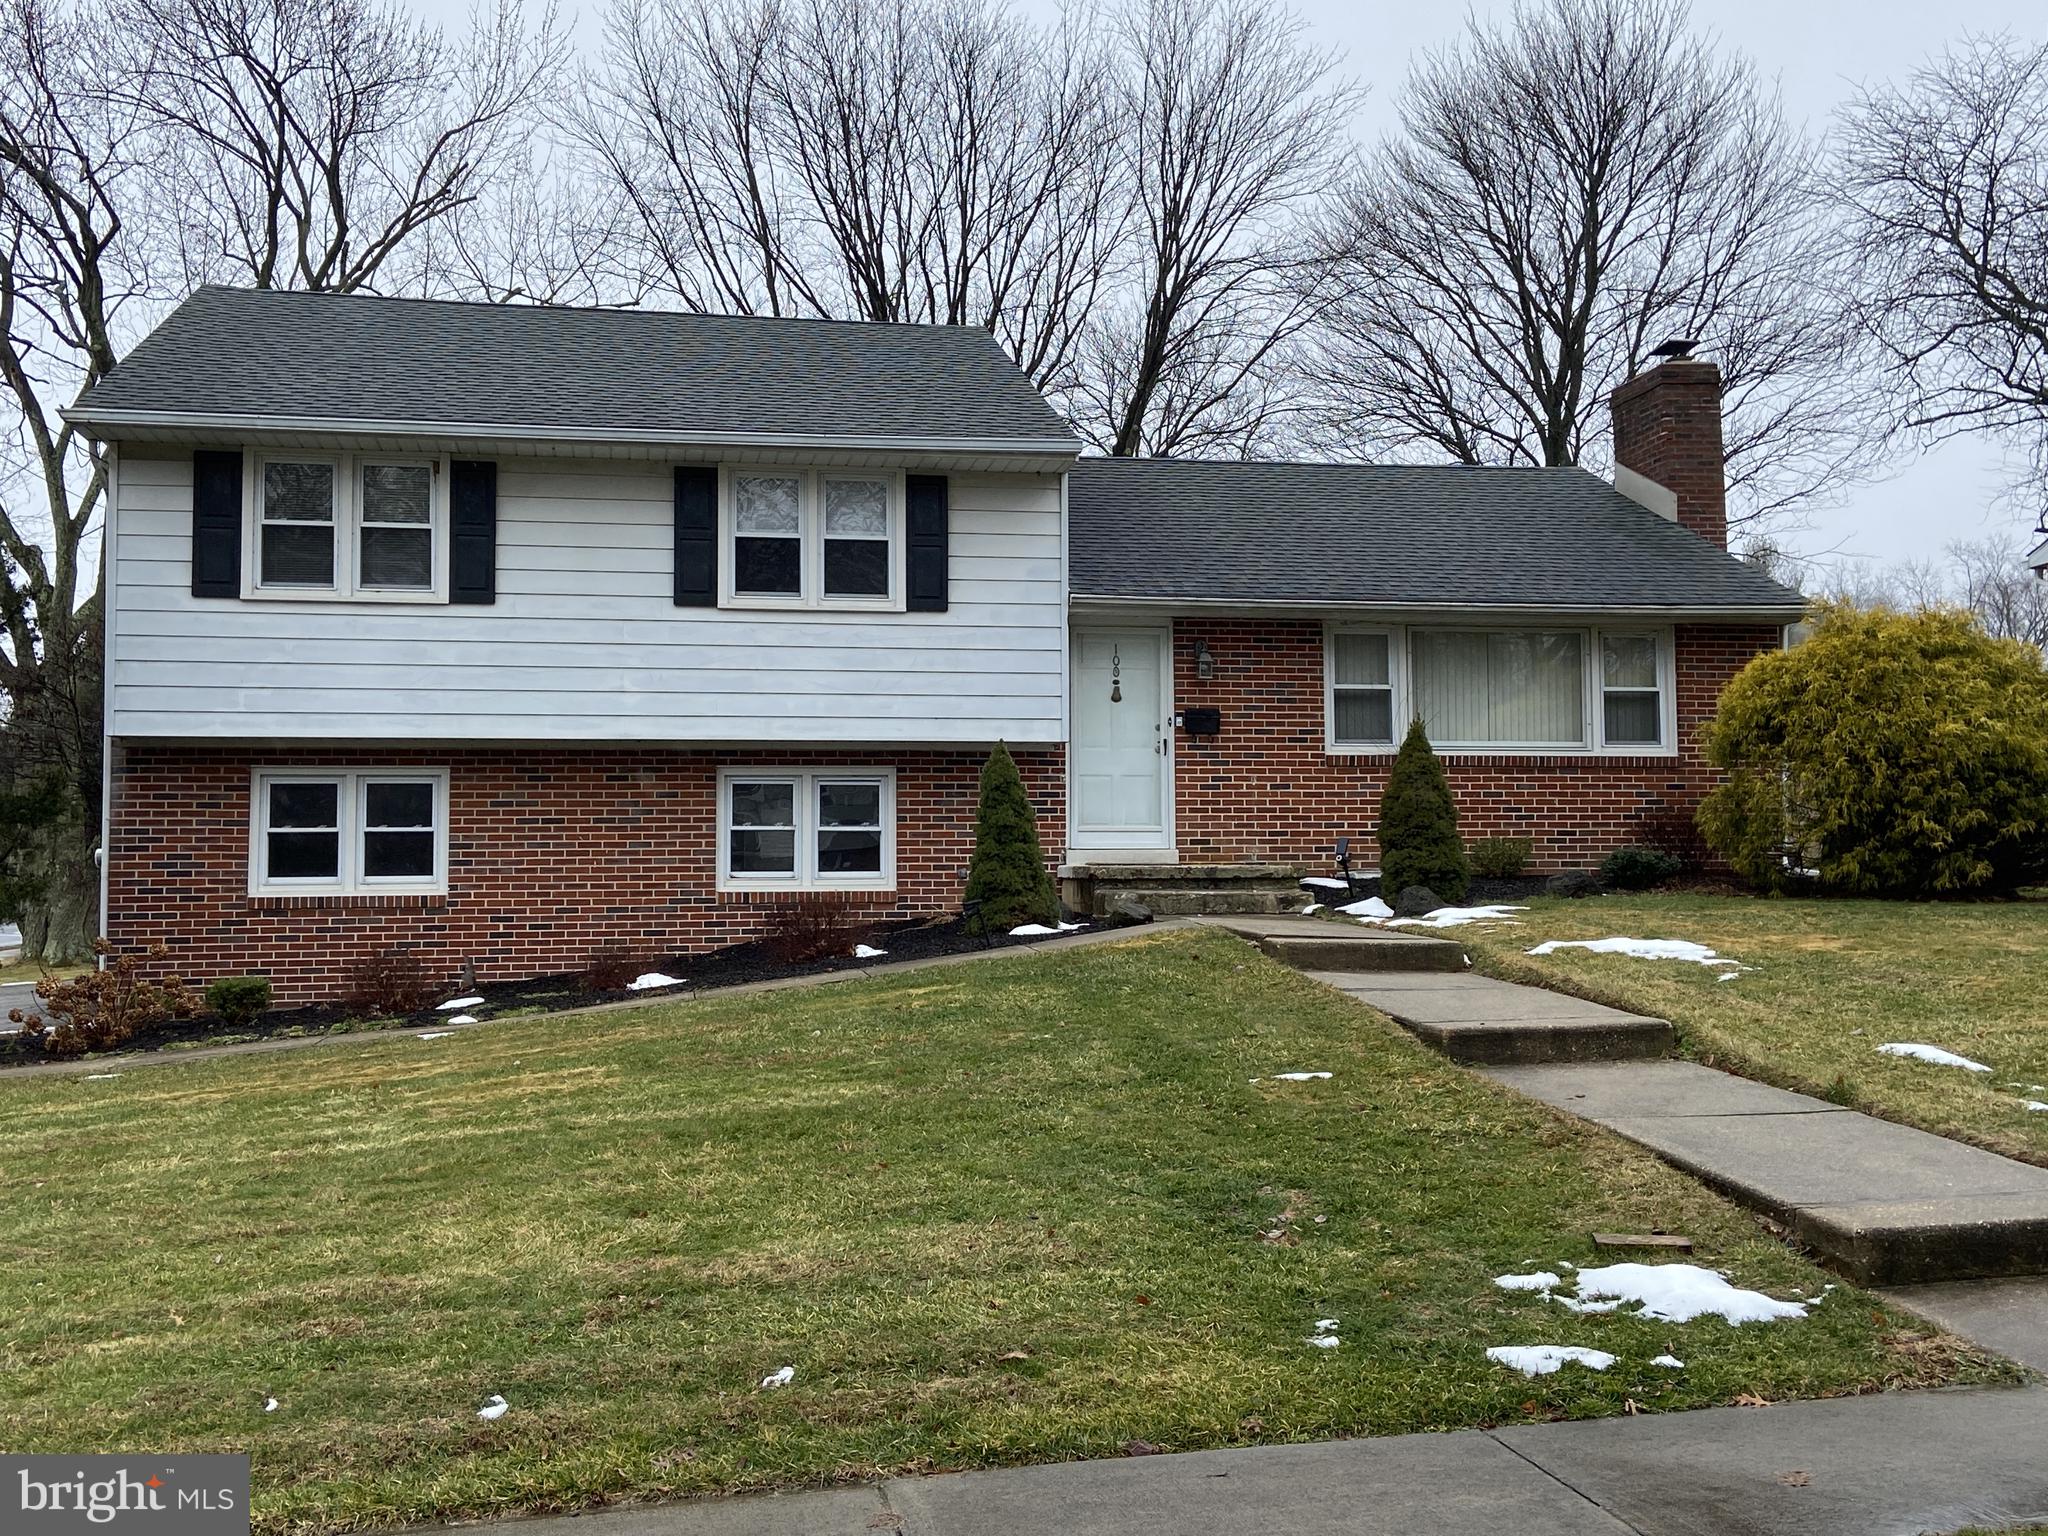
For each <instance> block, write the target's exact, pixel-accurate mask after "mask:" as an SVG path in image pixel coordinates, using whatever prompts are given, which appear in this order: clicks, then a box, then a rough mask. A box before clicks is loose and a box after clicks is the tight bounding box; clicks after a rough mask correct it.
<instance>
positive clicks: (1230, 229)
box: [1072, 0, 1357, 455]
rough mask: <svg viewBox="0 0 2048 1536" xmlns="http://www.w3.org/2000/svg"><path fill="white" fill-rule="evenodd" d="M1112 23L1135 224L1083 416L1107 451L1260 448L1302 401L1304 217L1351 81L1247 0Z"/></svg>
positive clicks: (1308, 275)
mask: <svg viewBox="0 0 2048 1536" xmlns="http://www.w3.org/2000/svg"><path fill="white" fill-rule="evenodd" d="M1117 34H1118V39H1119V43H1120V46H1121V58H1120V59H1119V62H1118V72H1117V88H1118V96H1117V100H1116V114H1117V119H1118V121H1119V123H1120V125H1121V139H1122V143H1123V147H1124V156H1125V165H1126V175H1127V177H1128V180H1129V184H1130V186H1131V189H1132V191H1131V196H1132V202H1133V205H1134V210H1135V225H1136V228H1135V234H1134V239H1133V249H1132V250H1131V252H1130V254H1129V256H1128V258H1127V261H1126V263H1125V265H1124V268H1123V277H1124V280H1123V281H1122V282H1120V283H1119V284H1118V285H1117V287H1116V289H1115V291H1114V292H1113V294H1112V295H1111V296H1110V298H1109V300H1108V302H1106V303H1105V304H1104V305H1103V306H1102V307H1101V312H1100V313H1099V314H1098V316H1097V318H1096V321H1095V323H1094V325H1093V326H1092V346H1091V348H1090V352H1089V356H1088V363H1089V366H1088V368H1087V369H1086V372H1085V375H1084V377H1083V379H1082V381H1081V382H1080V384H1079V386H1078V387H1077V389H1076V390H1075V391H1074V395H1075V398H1076V400H1077V402H1078V404H1079V406H1080V408H1079V409H1077V410H1075V411H1073V412H1072V414H1073V415H1074V416H1075V418H1076V422H1077V425H1079V426H1080V427H1081V428H1082V430H1083V432H1084V433H1086V434H1087V435H1088V436H1090V437H1092V438H1093V439H1094V440H1095V442H1096V445H1097V446H1098V447H1100V448H1102V449H1104V450H1106V451H1107V452H1109V453H1113V454H1126V455H1128V454H1138V453H1155V454H1163V455H1174V454H1190V453H1200V452H1222V453H1227V454H1232V455H1238V454H1244V453H1248V452H1250V451H1251V450H1252V448H1253V447H1254V446H1255V445H1256V444H1257V443H1259V442H1260V441H1261V440H1262V439H1263V438H1264V437H1265V436H1266V435H1267V433H1268V429H1269V428H1270V427H1271V426H1272V425H1273V421H1274V418H1275V416H1276V415H1277V414H1281V413H1283V412H1284V411H1285V410H1286V409H1287V407H1288V406H1289V405H1291V403H1292V397H1291V395H1290V393H1289V392H1288V388H1287V386H1288V384H1289V382H1290V381H1291V377H1292V376H1291V372H1290V370H1289V367H1288V364H1289V362H1290V361H1291V353H1292V344H1293V343H1294V341H1295V340H1296V338H1298V337H1299V335H1300V334H1301V332H1302V330H1303V329H1304V328H1305V327H1306V326H1307V325H1308V324H1310V323H1311V322H1312V321H1313V320H1314V319H1315V318H1316V317H1317V315H1318V313H1319V312H1320V310H1321V307H1322V304H1323V302H1324V300H1325V297H1326V291H1325V288H1324V285H1323V283H1322V281H1321V279H1320V276H1319V264H1318V263H1317V262H1316V260H1315V258H1314V255H1313V253H1312V251H1311V248H1310V241H1309V239H1308V228H1307V225H1308V218H1307V215H1308V214H1309V213H1310V212H1311V211H1312V210H1314V209H1315V207H1316V205H1317V202H1318V200H1319V199H1320V198H1321V197H1323V196H1324V195H1325V194H1326V193H1327V192H1329V191H1330V190H1331V189H1332V187H1333V186H1334V185H1335V184H1336V182H1337V180H1338V177H1339V174H1340V172H1341V170H1342V168H1343V166H1344V164H1345V161H1346V157H1347V154H1348V151H1349V147H1350V146H1349V141H1348V139H1347V138H1346V137H1345V133H1344V130H1345V124H1346V119H1347V118H1348V116H1349V115H1350V113H1351V111H1352V110H1353V108H1354V107H1355V106H1356V104H1357V92H1356V91H1355V90H1354V89H1353V88H1351V87H1350V86H1348V85H1345V84H1343V83H1341V82H1333V81H1332V80H1331V77H1330V66H1329V63H1328V61H1327V60H1326V59H1325V58H1323V57H1321V56H1319V55H1318V54H1316V53H1315V52H1314V51H1313V50H1312V49H1311V48H1310V47H1309V46H1308V45H1307V44H1306V43H1305V42H1304V41H1303V39H1302V36H1301V27H1300V23H1299V22H1298V21H1296V20H1295V19H1294V18H1292V17H1291V16H1289V15H1288V14H1287V13H1285V12H1281V11H1276V10H1274V9H1273V8H1272V7H1270V6H1264V5H1259V4H1255V3H1250V0H1134V3H1133V4H1132V5H1131V6H1130V7H1129V8H1128V9H1127V10H1126V11H1124V12H1123V13H1122V14H1121V16H1120V17H1119V18H1118V21H1117Z"/></svg>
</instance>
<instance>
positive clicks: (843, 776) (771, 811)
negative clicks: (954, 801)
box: [718, 768, 896, 891]
mask: <svg viewBox="0 0 2048 1536" xmlns="http://www.w3.org/2000/svg"><path fill="white" fill-rule="evenodd" d="M895 802H896V780H895V775H894V774H892V773H890V772H889V771H888V770H886V769H844V770H843V769H831V770H829V771H828V770H824V769H818V770H809V769H805V770H792V769H780V768H777V769H759V770H754V769H737V768H736V769H729V770H727V771H726V772H724V773H722V774H720V775H719V781H718V846H719V853H718V883H719V885H720V886H721V887H722V888H724V889H726V890H778V889H782V890H827V891H829V890H862V889H888V888H890V887H893V886H894V885H895V883H896V804H895Z"/></svg>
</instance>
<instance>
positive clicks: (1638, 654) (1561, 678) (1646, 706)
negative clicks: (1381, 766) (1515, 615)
mask: <svg viewBox="0 0 2048 1536" xmlns="http://www.w3.org/2000/svg"><path fill="white" fill-rule="evenodd" d="M1325 667H1326V674H1327V676H1326V688H1327V693H1328V698H1327V721H1328V745H1329V749H1330V750H1331V751H1333V752H1384V751H1390V750H1392V748H1393V747H1394V746H1395V744H1396V743H1398V742H1399V740H1400V738H1401V736H1402V735H1403V734H1404V733H1405V732H1406V730H1407V727H1408V722H1409V721H1410V720H1411V719H1416V718H1419V719H1421V721H1422V722H1423V726H1424V728H1425V729H1426V730H1427V731H1428V733H1429V739H1430V744H1431V745H1432V746H1434V747H1436V748H1437V749H1438V750H1439V751H1445V752H1500V753H1522V752H1543V753H1550V752H1589V753H1591V752H1607V753H1663V752H1668V751H1670V750H1671V748H1672V741H1673V733H1674V722H1673V719H1672V685H1671V677H1672V666H1671V634H1670V631H1668V630H1593V629H1568V628H1563V627H1557V628H1527V629H1506V628H1488V629H1448V628H1446V629H1436V628H1411V629H1406V630H1402V629H1393V628H1373V629H1368V628H1362V627H1354V626H1338V627H1334V628H1332V630H1331V631H1330V634H1329V640H1328V650H1327V656H1326V663H1325Z"/></svg>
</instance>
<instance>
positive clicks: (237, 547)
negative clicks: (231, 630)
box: [192, 448, 242, 597]
mask: <svg viewBox="0 0 2048 1536" xmlns="http://www.w3.org/2000/svg"><path fill="white" fill-rule="evenodd" d="M192 595H193V596H194V597H240V596H241V595H242V455H241V453H240V452H239V451H237V450H228V451H221V450H218V449H210V448H200V449H196V450H194V452H193V454H192Z"/></svg>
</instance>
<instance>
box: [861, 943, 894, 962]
mask: <svg viewBox="0 0 2048 1536" xmlns="http://www.w3.org/2000/svg"><path fill="white" fill-rule="evenodd" d="M888 953H889V951H887V950H886V949H877V948H875V946H874V945H872V944H856V945H854V946H853V958H854V959H856V960H879V959H881V958H882V956H884V955H886V954H888Z"/></svg>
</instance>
